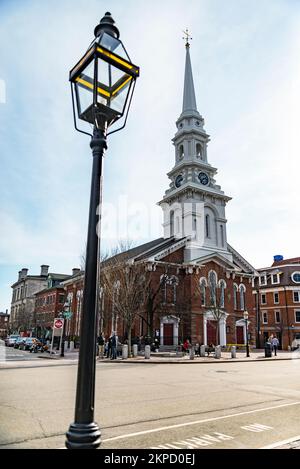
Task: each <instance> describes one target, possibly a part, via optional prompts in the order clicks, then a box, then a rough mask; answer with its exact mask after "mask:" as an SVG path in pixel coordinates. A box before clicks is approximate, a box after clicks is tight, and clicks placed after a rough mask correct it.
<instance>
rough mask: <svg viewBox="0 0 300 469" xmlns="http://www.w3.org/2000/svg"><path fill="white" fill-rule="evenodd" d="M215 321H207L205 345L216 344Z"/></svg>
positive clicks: (216, 325)
mask: <svg viewBox="0 0 300 469" xmlns="http://www.w3.org/2000/svg"><path fill="white" fill-rule="evenodd" d="M217 327H218V324H217V321H207V345H209V344H214V345H218V344H217Z"/></svg>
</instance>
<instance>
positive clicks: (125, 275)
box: [101, 253, 149, 356]
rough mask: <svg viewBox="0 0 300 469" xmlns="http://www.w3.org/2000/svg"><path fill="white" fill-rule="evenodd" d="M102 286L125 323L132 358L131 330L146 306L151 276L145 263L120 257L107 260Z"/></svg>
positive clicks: (103, 267)
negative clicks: (148, 274)
mask: <svg viewBox="0 0 300 469" xmlns="http://www.w3.org/2000/svg"><path fill="white" fill-rule="evenodd" d="M101 284H102V286H103V289H104V291H105V294H106V295H107V297H108V299H109V301H110V303H111V305H112V308H113V309H114V311H115V312H116V314H117V316H118V318H119V319H121V320H122V321H123V323H124V326H125V330H126V333H127V337H128V351H129V356H131V330H132V326H133V324H134V322H135V319H136V318H137V316H138V315H139V313H140V311H141V309H142V307H143V305H144V304H145V299H146V292H147V291H148V284H149V276H147V272H146V270H145V264H144V263H134V262H132V261H130V260H128V259H127V258H126V255H125V253H124V256H122V253H121V254H120V255H115V256H113V257H111V258H109V259H107V260H106V261H105V262H104V263H103V264H102V267H101Z"/></svg>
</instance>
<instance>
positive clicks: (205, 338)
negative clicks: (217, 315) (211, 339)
mask: <svg viewBox="0 0 300 469" xmlns="http://www.w3.org/2000/svg"><path fill="white" fill-rule="evenodd" d="M203 341H204V345H207V318H206V315H205V314H204V316H203Z"/></svg>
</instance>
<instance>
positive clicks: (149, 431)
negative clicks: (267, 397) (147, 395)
mask: <svg viewBox="0 0 300 469" xmlns="http://www.w3.org/2000/svg"><path fill="white" fill-rule="evenodd" d="M299 404H300V401H297V402H291V403H289V404H281V405H278V406H273V407H265V408H263V409H255V410H248V411H246V412H239V413H237V414H230V415H223V416H221V417H212V418H209V419H203V420H196V421H195V422H185V423H179V424H177V425H169V426H167V427H159V428H153V429H151V430H144V431H142V432H136V433H128V434H127V435H119V436H114V437H112V438H107V439H106V440H102V441H103V443H104V442H106V441H115V440H123V439H125V438H132V437H134V436H139V435H147V434H149V433H157V432H161V431H164V430H172V429H173V428H180V427H188V426H192V425H198V424H200V423H207V422H214V421H216V420H224V419H229V418H232V417H239V416H241V415H249V414H254V413H256V412H264V411H266V410H273V409H280V408H282V407H289V406H293V405H299Z"/></svg>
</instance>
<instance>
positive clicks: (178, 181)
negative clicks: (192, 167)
mask: <svg viewBox="0 0 300 469" xmlns="http://www.w3.org/2000/svg"><path fill="white" fill-rule="evenodd" d="M182 183H183V176H182V174H178V176H177V177H176V179H175V187H177V188H178V187H180V186H181V184H182Z"/></svg>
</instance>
